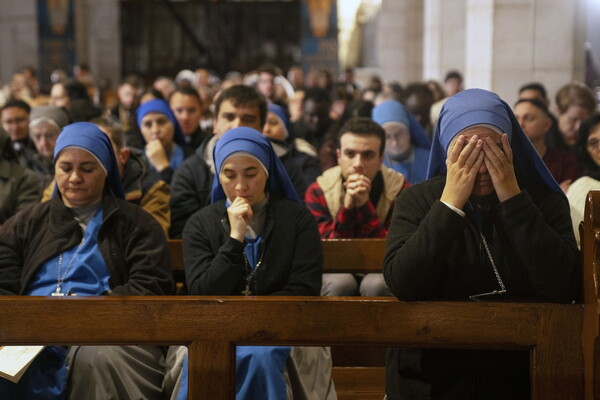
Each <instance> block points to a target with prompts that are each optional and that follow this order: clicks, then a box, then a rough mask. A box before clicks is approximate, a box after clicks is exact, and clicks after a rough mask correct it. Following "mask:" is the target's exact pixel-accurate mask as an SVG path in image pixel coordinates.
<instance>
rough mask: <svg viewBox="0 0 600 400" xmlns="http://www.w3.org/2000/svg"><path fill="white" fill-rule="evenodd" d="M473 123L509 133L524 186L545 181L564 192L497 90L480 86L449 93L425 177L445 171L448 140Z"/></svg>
mask: <svg viewBox="0 0 600 400" xmlns="http://www.w3.org/2000/svg"><path fill="white" fill-rule="evenodd" d="M475 125H490V126H492V127H495V128H497V129H498V130H500V131H501V132H504V133H506V134H508V139H509V141H510V147H511V148H512V152H513V166H514V168H515V175H516V176H517V179H518V180H519V184H521V185H525V186H526V187H527V186H529V185H531V186H536V185H538V186H539V185H540V184H544V185H546V186H547V187H548V188H550V190H552V191H553V192H556V193H560V194H562V195H564V192H563V191H562V190H561V189H560V186H559V185H558V183H556V180H555V179H554V178H553V177H552V175H551V174H550V172H549V171H548V168H546V165H545V164H544V161H542V159H541V157H540V156H539V155H538V153H537V152H536V151H535V148H534V147H533V145H532V144H531V142H530V141H529V138H527V136H526V135H525V132H523V129H521V125H519V122H518V121H517V118H516V117H515V115H514V114H513V112H512V110H511V108H510V107H509V106H508V104H506V102H504V101H503V100H502V99H500V97H499V96H498V95H497V94H496V93H492V92H488V91H487V90H482V89H469V90H463V91H462V92H459V93H457V94H455V95H454V96H452V97H450V99H448V101H446V103H445V104H444V106H443V107H442V111H441V113H440V117H439V119H438V121H437V126H436V129H435V134H434V135H433V144H432V146H431V153H430V155H429V169H428V170H427V179H429V178H431V177H434V176H436V175H439V174H443V173H445V172H446V151H447V150H448V147H449V146H450V142H451V141H452V139H454V137H455V136H456V135H457V134H459V133H460V132H462V131H464V130H465V129H467V128H469V127H471V126H475Z"/></svg>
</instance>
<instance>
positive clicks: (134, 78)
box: [119, 74, 144, 89]
mask: <svg viewBox="0 0 600 400" xmlns="http://www.w3.org/2000/svg"><path fill="white" fill-rule="evenodd" d="M123 85H130V86H133V87H134V88H135V89H139V88H141V87H142V86H144V84H143V82H142V78H141V77H140V76H139V75H136V74H128V75H127V76H126V77H125V78H123V80H122V81H121V84H120V85H119V86H123Z"/></svg>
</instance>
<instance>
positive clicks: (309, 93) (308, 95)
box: [302, 88, 331, 105]
mask: <svg viewBox="0 0 600 400" xmlns="http://www.w3.org/2000/svg"><path fill="white" fill-rule="evenodd" d="M308 100H312V101H314V102H315V103H327V104H329V105H330V104H331V95H330V94H329V92H328V91H327V90H325V89H319V88H310V89H306V90H305V91H304V98H303V99H302V104H304V103H306V102H307V101H308Z"/></svg>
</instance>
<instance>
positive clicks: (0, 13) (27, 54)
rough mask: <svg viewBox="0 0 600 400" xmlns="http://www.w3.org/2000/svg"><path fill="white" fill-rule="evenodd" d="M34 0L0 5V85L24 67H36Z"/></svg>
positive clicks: (36, 46)
mask: <svg viewBox="0 0 600 400" xmlns="http://www.w3.org/2000/svg"><path fill="white" fill-rule="evenodd" d="M36 4H37V3H36V1H35V0H2V1H0V54H1V56H0V82H1V83H2V85H4V84H6V83H8V82H9V81H10V78H11V76H12V74H14V73H15V72H18V71H20V70H21V68H23V67H24V66H26V65H31V66H33V67H36V68H37V66H38V31H37V19H36V18H37V16H36V15H37V14H36Z"/></svg>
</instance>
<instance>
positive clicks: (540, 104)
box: [513, 99, 552, 118]
mask: <svg viewBox="0 0 600 400" xmlns="http://www.w3.org/2000/svg"><path fill="white" fill-rule="evenodd" d="M521 103H529V104H532V105H534V106H536V107H537V108H539V109H540V110H542V111H543V112H544V114H546V115H547V116H548V117H550V118H551V117H552V114H550V110H548V107H547V106H546V103H544V102H543V101H541V100H540V99H519V100H518V101H517V102H516V103H515V107H516V106H517V105H519V104H521ZM513 108H514V107H513Z"/></svg>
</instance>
